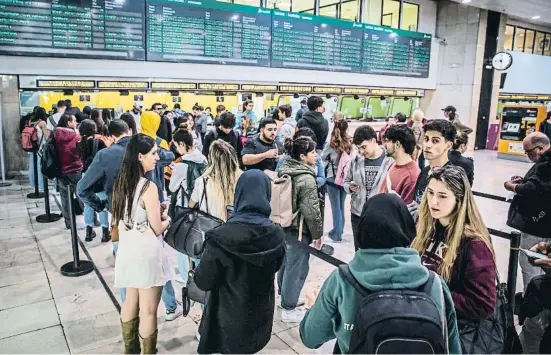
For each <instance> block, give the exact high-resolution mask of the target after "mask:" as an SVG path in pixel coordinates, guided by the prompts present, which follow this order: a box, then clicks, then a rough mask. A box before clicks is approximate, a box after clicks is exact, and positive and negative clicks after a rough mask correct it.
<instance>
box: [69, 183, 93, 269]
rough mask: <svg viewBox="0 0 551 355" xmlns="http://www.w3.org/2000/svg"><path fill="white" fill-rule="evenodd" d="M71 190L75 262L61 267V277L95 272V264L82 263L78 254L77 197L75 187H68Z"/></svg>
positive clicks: (72, 236)
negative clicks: (75, 202) (75, 197)
mask: <svg viewBox="0 0 551 355" xmlns="http://www.w3.org/2000/svg"><path fill="white" fill-rule="evenodd" d="M67 189H68V190H69V191H68V193H67V199H68V201H67V203H68V204H69V205H68V206H69V216H70V217H71V241H72V244H73V261H71V262H68V263H67V264H64V265H63V266H62V267H61V275H63V276H69V277H76V276H82V275H86V274H89V273H91V272H92V271H94V263H93V262H91V261H88V260H82V261H80V257H79V253H78V240H77V238H78V235H77V220H76V214H75V206H74V201H75V200H74V199H73V196H74V195H75V187H74V186H73V185H69V186H67Z"/></svg>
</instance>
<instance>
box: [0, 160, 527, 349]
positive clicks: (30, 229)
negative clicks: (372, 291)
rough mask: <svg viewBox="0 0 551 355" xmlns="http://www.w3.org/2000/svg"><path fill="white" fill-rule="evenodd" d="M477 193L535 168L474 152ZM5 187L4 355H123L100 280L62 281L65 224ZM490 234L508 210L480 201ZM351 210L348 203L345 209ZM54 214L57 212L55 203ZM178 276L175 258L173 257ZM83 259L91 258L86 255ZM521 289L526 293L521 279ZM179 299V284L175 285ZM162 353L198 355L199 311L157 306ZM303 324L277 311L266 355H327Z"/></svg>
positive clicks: (104, 267) (502, 254)
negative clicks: (310, 342)
mask: <svg viewBox="0 0 551 355" xmlns="http://www.w3.org/2000/svg"><path fill="white" fill-rule="evenodd" d="M474 159H475V167H476V168H475V169H476V170H475V184H474V190H476V191H479V192H485V193H489V194H495V195H501V196H506V195H507V194H506V192H505V190H504V189H503V182H504V181H505V180H507V179H508V178H509V177H510V176H513V175H524V174H525V172H526V171H527V170H528V169H529V168H530V164H527V163H520V162H512V161H506V160H498V159H497V158H496V153H495V152H491V151H480V152H475V153H474ZM11 182H12V183H13V184H12V185H11V186H9V187H3V188H0V353H69V352H70V353H90V354H111V353H113V354H114V353H121V351H122V338H121V331H120V324H119V315H118V312H117V310H116V308H115V305H114V302H113V301H112V300H111V299H110V298H109V296H108V293H107V292H106V290H105V289H104V287H103V286H102V283H101V282H100V279H99V278H98V276H97V275H96V273H90V274H88V275H85V276H81V277H78V278H68V277H64V276H62V275H61V274H60V271H59V270H60V267H61V266H62V265H63V264H64V263H67V262H69V261H71V260H72V252H71V239H70V233H69V231H66V230H65V229H64V228H63V227H64V225H63V222H62V221H58V222H54V223H50V224H40V223H37V222H36V220H35V218H36V216H37V215H40V214H43V213H44V201H43V200H32V199H28V198H27V197H26V195H27V193H29V192H31V190H30V186H29V185H28V181H27V180H26V178H23V177H21V178H18V179H16V180H12V181H11ZM476 199H477V203H478V206H479V209H480V210H481V213H482V215H483V217H484V221H485V223H486V225H487V226H488V227H491V228H493V229H496V230H502V231H506V232H509V231H510V229H508V227H506V226H505V220H506V216H507V209H508V203H505V202H499V201H494V200H489V199H483V198H478V197H477V198H476ZM326 205H327V209H326V211H325V216H326V223H325V229H326V232H327V231H328V230H329V229H330V227H331V213H330V210H329V201H327V204H326ZM347 205H348V202H347ZM52 206H53V210H54V211H57V207H56V205H55V203H54V201H53V199H52ZM78 228H79V235H80V236H81V238H82V239H84V230H83V228H84V224H83V219H82V217H81V216H79V217H78ZM96 232H97V233H98V238H96V239H95V240H94V241H93V242H90V243H85V244H86V248H87V250H88V252H89V254H90V257H91V259H92V260H93V262H94V263H95V265H96V267H97V269H98V271H99V272H100V273H101V275H102V277H103V278H104V279H105V280H106V283H107V285H109V287H110V288H111V291H112V293H113V294H114V295H115V296H116V298H117V300H118V302H120V299H119V292H118V290H117V289H114V288H113V287H112V285H113V278H114V272H113V266H114V258H113V254H112V245H111V243H106V244H102V243H100V241H99V239H100V236H99V234H100V233H101V231H100V229H99V228H98V229H96ZM493 241H494V245H495V249H496V253H497V262H498V268H499V272H500V274H501V275H502V277H503V278H505V277H506V275H507V266H508V256H509V241H508V240H507V239H503V238H499V237H494V239H493ZM353 251H354V247H353V243H352V234H351V227H350V216H349V213H348V214H347V216H346V229H345V236H344V242H343V243H341V244H338V245H335V255H334V256H335V257H337V258H339V259H341V260H344V261H349V260H350V259H351V258H352V256H353ZM170 255H171V260H172V262H173V265H174V268H175V269H177V263H176V257H175V253H174V251H173V250H170ZM80 256H81V258H82V259H86V256H85V254H84V253H83V252H82V251H81V252H80ZM310 263H311V265H310V274H309V276H308V279H307V282H306V286H305V287H304V290H303V293H304V296H305V295H306V293H308V292H312V291H313V290H314V289H315V288H317V287H320V286H321V284H322V283H323V281H324V280H325V279H326V278H327V276H328V275H329V274H330V273H331V272H333V271H334V270H335V268H334V267H333V266H332V265H330V264H327V263H325V262H324V261H322V260H320V259H317V258H315V257H311V261H310ZM517 279H518V283H517V289H518V290H520V289H521V284H520V275H518V278H517ZM174 286H175V288H176V292H177V298H178V299H179V298H180V291H179V289H181V286H182V285H181V284H179V283H177V282H174ZM158 316H159V342H158V348H159V352H160V353H195V352H196V349H197V344H198V343H197V341H196V340H195V333H196V331H197V327H198V323H199V322H200V317H201V313H200V308H199V307H197V306H195V307H194V308H193V310H192V312H191V314H190V316H188V317H180V318H178V319H177V320H174V321H172V322H166V321H165V320H164V307H163V305H162V303H161V306H160V307H159V313H158ZM297 327H298V324H285V323H282V322H281V321H280V316H279V310H278V309H277V308H276V315H275V321H274V326H273V336H272V339H271V341H270V343H269V344H268V345H267V347H266V348H265V349H264V350H263V351H262V352H263V353H278V354H280V353H290V354H294V353H313V352H318V353H330V352H331V351H332V344H326V345H325V346H324V347H322V348H321V349H318V350H316V351H314V350H310V349H307V348H305V347H304V346H303V345H302V344H301V342H300V337H299V334H298V328H297Z"/></svg>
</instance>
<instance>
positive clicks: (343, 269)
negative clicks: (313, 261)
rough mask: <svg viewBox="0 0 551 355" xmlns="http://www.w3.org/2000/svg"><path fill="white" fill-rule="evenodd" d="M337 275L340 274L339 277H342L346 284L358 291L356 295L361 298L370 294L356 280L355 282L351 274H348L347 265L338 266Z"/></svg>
mask: <svg viewBox="0 0 551 355" xmlns="http://www.w3.org/2000/svg"><path fill="white" fill-rule="evenodd" d="M339 274H341V276H342V277H344V279H345V280H346V281H348V283H349V284H350V285H352V287H354V289H355V290H356V291H358V293H359V294H360V295H362V297H367V296H369V295H370V294H371V292H370V291H369V290H368V289H366V288H365V287H363V286H362V285H360V283H359V282H358V280H356V278H355V277H354V275H352V273H351V272H350V269H349V268H348V265H347V264H343V265H341V266H339Z"/></svg>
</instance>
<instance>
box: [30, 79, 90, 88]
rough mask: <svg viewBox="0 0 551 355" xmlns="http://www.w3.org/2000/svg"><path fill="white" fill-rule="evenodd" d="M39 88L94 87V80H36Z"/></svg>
mask: <svg viewBox="0 0 551 355" xmlns="http://www.w3.org/2000/svg"><path fill="white" fill-rule="evenodd" d="M36 87H39V88H52V89H56V88H63V89H93V88H95V87H96V82H95V81H94V80H37V81H36Z"/></svg>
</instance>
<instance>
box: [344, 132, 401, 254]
mask: <svg viewBox="0 0 551 355" xmlns="http://www.w3.org/2000/svg"><path fill="white" fill-rule="evenodd" d="M352 143H354V144H355V145H356V147H357V148H358V155H357V156H356V158H355V159H354V160H353V161H352V163H351V164H350V170H349V171H348V174H347V176H346V178H345V179H344V186H343V187H344V191H345V192H346V193H347V194H351V195H352V196H351V199H352V200H351V202H350V215H351V219H352V234H353V235H354V248H355V249H356V251H357V250H358V245H359V244H358V236H359V230H358V229H359V225H360V216H361V214H362V210H363V207H364V204H365V201H367V199H368V198H370V197H371V196H374V195H376V194H377V193H378V191H379V190H380V188H381V185H382V184H383V183H384V181H385V177H386V175H387V173H388V170H389V169H390V166H391V165H392V163H393V162H394V160H393V159H392V158H391V157H387V156H386V153H385V150H384V149H383V148H381V147H380V146H379V145H378V144H377V133H375V130H374V129H373V128H372V127H371V126H369V125H363V126H360V127H358V128H357V129H356V132H354V137H353V138H352Z"/></svg>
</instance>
